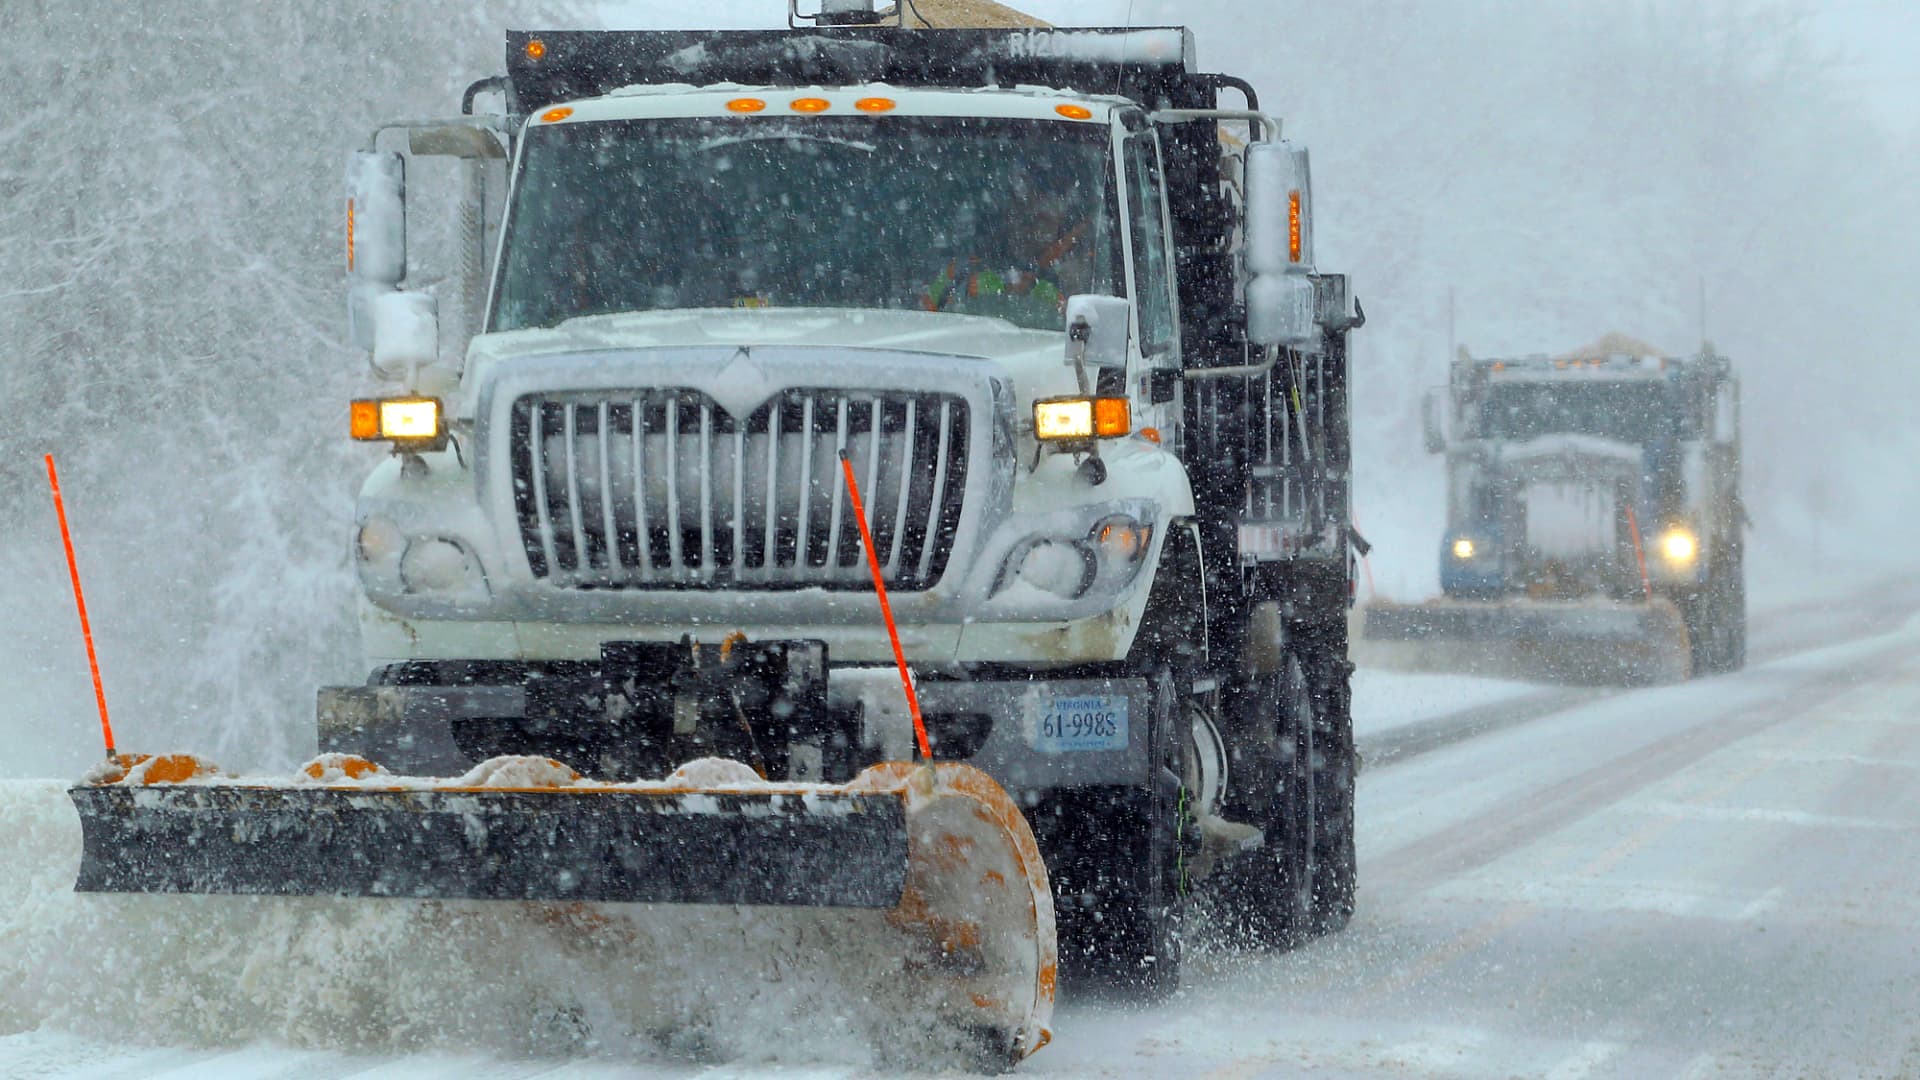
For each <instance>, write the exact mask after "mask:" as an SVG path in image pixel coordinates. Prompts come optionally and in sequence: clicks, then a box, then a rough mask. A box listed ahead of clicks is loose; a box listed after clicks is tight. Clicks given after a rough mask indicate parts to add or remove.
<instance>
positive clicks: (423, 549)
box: [400, 540, 473, 593]
mask: <svg viewBox="0 0 1920 1080" xmlns="http://www.w3.org/2000/svg"><path fill="white" fill-rule="evenodd" d="M472 570H473V560H472V559H471V558H469V557H468V555H467V553H466V550H465V549H464V548H462V547H461V546H460V545H458V544H456V543H453V542H452V541H449V540H416V541H414V542H413V543H411V544H408V545H407V553H406V554H405V555H402V556H401V557H400V580H401V581H402V582H404V583H405V584H406V586H407V591H408V592H415V593H420V592H451V591H453V590H455V589H458V588H461V587H463V586H464V585H466V583H467V581H468V579H469V578H470V577H471V576H472Z"/></svg>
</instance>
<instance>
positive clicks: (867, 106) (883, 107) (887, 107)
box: [853, 97, 899, 113]
mask: <svg viewBox="0 0 1920 1080" xmlns="http://www.w3.org/2000/svg"><path fill="white" fill-rule="evenodd" d="M897 104H899V103H898V102H896V101H894V100H893V99H892V98H883V97H863V98H861V99H860V100H859V101H856V102H854V103H853V107H854V108H856V109H859V110H860V111H861V112H868V113H883V112H892V111H893V108H894V106H895V105H897Z"/></svg>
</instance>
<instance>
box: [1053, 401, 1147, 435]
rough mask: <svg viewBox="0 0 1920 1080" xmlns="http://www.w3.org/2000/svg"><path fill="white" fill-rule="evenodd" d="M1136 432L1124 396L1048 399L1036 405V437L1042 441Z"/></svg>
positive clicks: (1131, 412)
mask: <svg viewBox="0 0 1920 1080" xmlns="http://www.w3.org/2000/svg"><path fill="white" fill-rule="evenodd" d="M1132 430H1133V410H1132V407H1131V406H1129V405H1128V404H1127V399H1126V398H1123V397H1099V398H1096V397H1071V398H1049V399H1046V400H1044V401H1036V402H1034V403H1033V435H1034V438H1037V439H1039V440H1041V441H1042V442H1063V441H1075V440H1085V439H1117V438H1119V437H1120V436H1122V435H1125V434H1127V433H1128V432H1130V431H1132Z"/></svg>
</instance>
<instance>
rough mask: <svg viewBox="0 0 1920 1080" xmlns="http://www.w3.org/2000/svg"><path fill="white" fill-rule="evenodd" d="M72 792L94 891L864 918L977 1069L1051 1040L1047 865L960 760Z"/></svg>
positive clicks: (208, 780) (371, 777)
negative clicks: (771, 770)
mask: <svg viewBox="0 0 1920 1080" xmlns="http://www.w3.org/2000/svg"><path fill="white" fill-rule="evenodd" d="M68 794H69V797H70V798H71V799H72V801H73V804H74V806H75V808H76V809H77V810H78V811H79V817H80V824H81V833H82V857H81V863H80V869H79V874H78V879H77V881H76V884H75V889H76V890H78V891H83V892H137V893H203V894H204V893H211V894H242V895H256V896H345V897H369V898H376V897H377V898H394V899H444V900H518V901H543V902H558V903H562V904H576V905H577V904H579V903H582V902H589V903H624V902H637V903H644V904H721V905H765V906H768V907H772V908H779V907H787V908H792V907H800V908H846V909H863V908H864V909H869V910H876V914H883V920H880V919H877V920H876V922H875V923H874V926H875V927H876V928H877V930H876V932H877V933H879V934H880V935H881V936H887V935H891V936H892V937H893V938H894V939H895V947H894V949H893V950H892V951H895V952H897V953H898V956H899V970H900V971H901V972H902V973H903V975H904V976H905V977H906V979H907V982H908V983H909V984H910V985H905V986H902V987H901V988H900V989H901V990H902V997H903V999H907V1000H912V1001H913V1002H915V1003H916V1007H917V1008H919V1009H921V1010H923V1011H924V1012H925V1013H926V1014H927V1015H928V1016H929V1017H930V1018H936V1019H937V1020H938V1021H939V1023H940V1024H942V1025H944V1026H945V1028H946V1029H948V1030H950V1031H954V1032H959V1033H962V1034H963V1035H964V1036H965V1039H966V1041H967V1042H968V1043H969V1052H970V1053H972V1054H973V1055H974V1056H975V1058H976V1062H977V1063H978V1064H982V1065H989V1066H992V1065H997V1066H999V1067H1007V1066H1010V1065H1012V1064H1013V1063H1015V1062H1017V1061H1019V1060H1020V1059H1022V1058H1024V1057H1026V1056H1027V1055H1029V1054H1031V1053H1033V1052H1034V1051H1035V1050H1037V1049H1039V1048H1040V1047H1041V1046H1042V1045H1045V1043H1046V1042H1047V1041H1048V1040H1049V1039H1050V1038H1051V1033H1050V1031H1049V1029H1048V1024H1049V1023H1050V1020H1051V1015H1052V1007H1053V998H1054V990H1055V983H1056V973H1055V970H1056V969H1055V941H1054V923H1053V906H1052V899H1051V893H1050V891H1049V887H1048V883H1047V876H1046V868H1045V865H1044V863H1043V862H1042V860H1041V858H1040V854H1039V849H1038V847H1037V846H1036V845H1035V844H1034V840H1033V834H1032V832H1031V830H1030V829H1029V828H1028V826H1027V823H1026V820H1025V818H1024V817H1022V815H1021V814H1020V811H1019V809H1018V807H1017V806H1016V805H1015V804H1014V803H1013V801H1012V800H1011V799H1010V798H1008V796H1007V795H1006V793H1005V792H1004V791H1002V790H1001V788H1000V787H999V785H998V784H996V783H995V782H994V781H993V780H992V779H991V778H990V777H988V776H987V775H986V774H985V773H983V772H980V771H979V770H977V769H973V768H971V767H969V766H965V765H958V764H937V765H932V766H923V765H913V764H904V763H898V764H883V765H878V766H874V767H873V768H870V769H868V770H867V771H865V772H864V773H862V774H860V775H859V776H858V777H856V778H855V779H854V780H853V781H852V782H850V783H847V784H844V785H827V784H784V783H768V782H765V781H761V780H759V779H758V778H757V777H756V776H755V775H754V774H753V772H752V770H750V769H748V768H747V767H745V766H743V765H739V764H738V763H734V762H723V761H713V760H708V761H702V762H696V763H694V764H693V765H689V766H688V767H686V768H683V769H682V770H680V771H679V772H677V773H675V774H674V775H673V776H672V777H670V778H668V779H667V780H665V781H660V782H646V783H632V784H612V783H599V782H594V781H586V780H581V779H579V778H578V777H577V776H576V775H574V774H573V773H572V772H571V771H570V770H567V769H566V768H565V767H564V766H561V765H559V764H558V763H555V762H551V761H547V760H545V759H524V758H505V759H494V760H493V761H490V762H487V763H484V764H483V765H481V766H480V767H478V768H476V769H475V770H474V771H473V772H470V773H469V774H467V775H466V776H463V777H460V778H457V779H451V780H447V779H429V778H417V777H397V776H394V775H392V774H388V773H386V772H384V771H383V770H380V769H378V768H377V767H376V766H373V765H372V764H370V763H367V762H365V761H362V760H360V759H357V758H351V757H347V756H345V755H325V756H323V757H322V758H320V759H317V760H316V761H315V762H313V763H311V764H309V765H308V766H307V767H305V768H304V769H303V770H302V771H301V773H300V774H298V776H297V777H296V778H295V779H292V780H288V781H281V782H259V781H250V780H249V781H243V780H238V779H229V778H223V777H222V776H220V775H219V773H218V772H217V770H214V769H213V768H212V767H211V766H208V765H206V764H204V763H202V762H199V761H196V760H195V759H192V758H187V757H184V756H174V757H168V758H159V759H123V760H122V761H121V763H120V764H119V766H118V767H116V768H112V769H104V770H102V771H101V772H100V773H98V774H97V775H96V776H94V777H91V778H90V782H88V783H85V784H82V785H78V786H75V787H73V788H71V789H70V790H69V792H68ZM623 910H624V909H623ZM622 917H623V918H632V917H633V916H632V915H631V914H627V915H623V916H622Z"/></svg>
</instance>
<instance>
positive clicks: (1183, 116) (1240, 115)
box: [1147, 109, 1280, 142]
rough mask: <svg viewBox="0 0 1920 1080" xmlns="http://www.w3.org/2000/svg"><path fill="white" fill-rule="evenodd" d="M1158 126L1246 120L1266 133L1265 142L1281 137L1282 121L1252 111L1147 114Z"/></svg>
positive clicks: (1160, 111)
mask: <svg viewBox="0 0 1920 1080" xmlns="http://www.w3.org/2000/svg"><path fill="white" fill-rule="evenodd" d="M1147 119H1149V120H1151V121H1153V122H1154V123H1156V124H1184V123H1187V122H1188V121H1191V120H1245V121H1246V122H1247V123H1248V124H1249V125H1251V126H1253V127H1256V128H1259V129H1261V130H1262V131H1264V132H1265V133H1266V136H1265V138H1264V139H1262V140H1260V141H1263V142H1271V141H1273V140H1275V139H1278V138H1279V137H1280V121H1278V120H1275V119H1274V118H1273V117H1271V116H1268V115H1267V114H1266V113H1263V112H1255V111H1254V110H1252V109H1157V110H1155V111H1153V112H1150V113H1148V114H1147Z"/></svg>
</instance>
